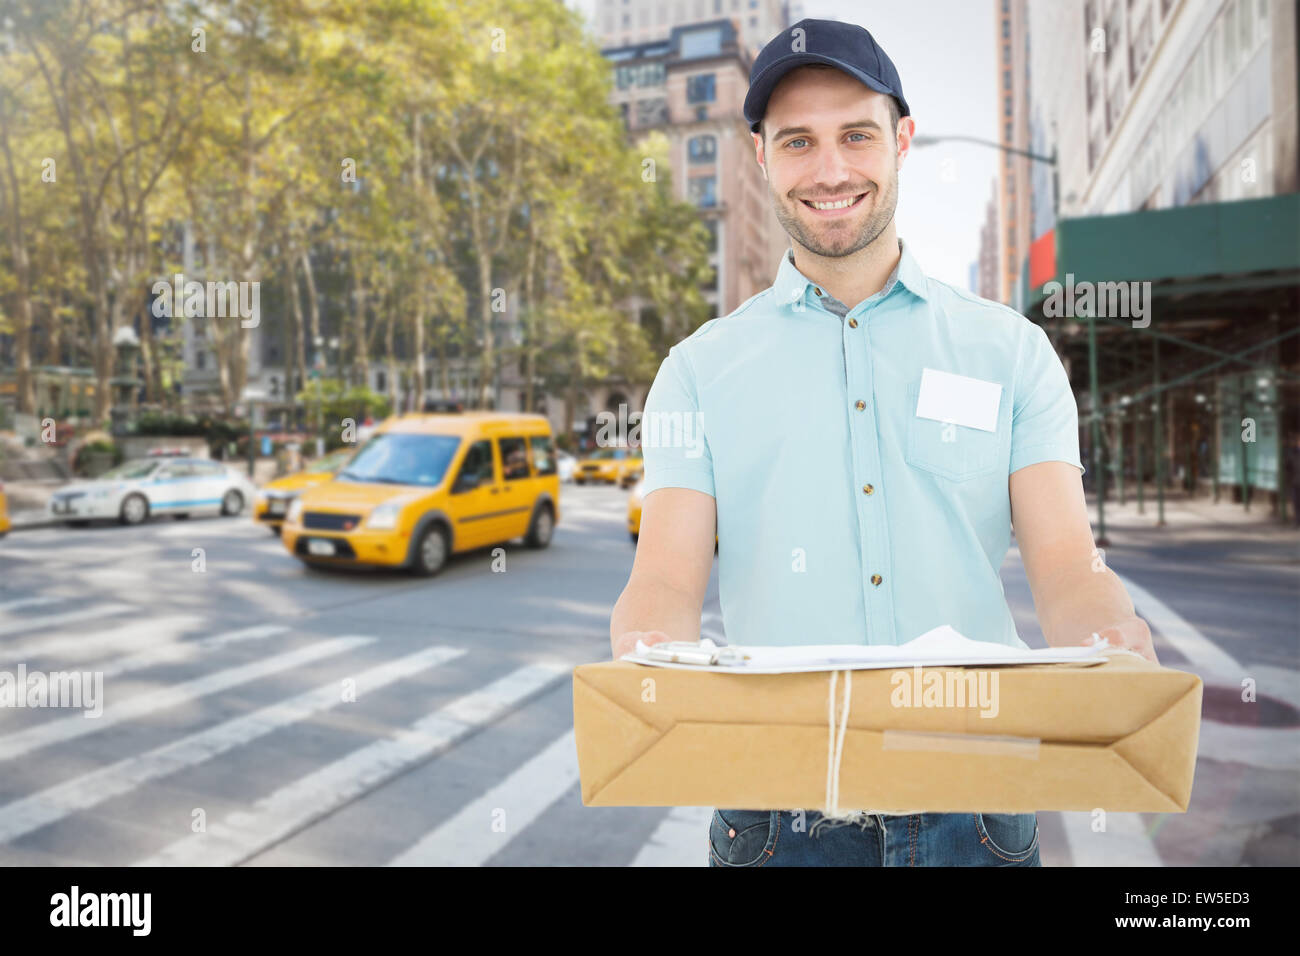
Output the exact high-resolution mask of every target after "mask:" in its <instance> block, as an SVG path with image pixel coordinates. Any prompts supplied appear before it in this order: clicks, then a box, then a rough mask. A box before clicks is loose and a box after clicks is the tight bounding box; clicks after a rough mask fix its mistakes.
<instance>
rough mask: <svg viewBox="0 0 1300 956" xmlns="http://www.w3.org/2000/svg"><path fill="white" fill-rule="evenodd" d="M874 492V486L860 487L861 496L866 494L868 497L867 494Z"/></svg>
mask: <svg viewBox="0 0 1300 956" xmlns="http://www.w3.org/2000/svg"><path fill="white" fill-rule="evenodd" d="M875 490H876V486H875V485H863V486H862V492H863V494H868V495H869V494H871V493H872V492H874V491H875Z"/></svg>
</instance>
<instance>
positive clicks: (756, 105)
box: [744, 53, 908, 133]
mask: <svg viewBox="0 0 1300 956" xmlns="http://www.w3.org/2000/svg"><path fill="white" fill-rule="evenodd" d="M809 63H824V64H826V65H827V66H833V67H835V68H836V69H837V70H840V71H841V72H843V73H847V74H848V75H849V76H851V77H853V78H854V79H855V80H857V81H858V82H859V83H861V84H863V85H864V86H867V87H869V88H870V89H873V90H875V91H876V92H877V93H884V94H886V95H887V96H892V97H894V99H896V100H898V103H899V106H900V107H901V108H902V111H903V112H902V115H903V116H906V115H908V112H907V104H906V103H904V102H903V98H902V97H901V96H899V95H898V94H897V93H895V92H894V91H893V90H891V89H890V88H889V87H887V86H886V85H885V84H884V83H881V82H880V81H879V80H875V79H872V78H871V77H869V76H867V74H865V73H863V72H862V71H861V70H858V69H854V68H853V67H851V66H849V65H848V64H847V63H844V62H843V61H841V60H837V59H835V58H834V57H831V56H825V55H823V54H820V53H791V54H789V55H788V56H783V57H781V59H779V60H777V61H776V62H775V63H773V64H772V65H771V66H769V67H767V68H766V69H765V70H763V72H762V73H760V74H758V76H756V77H755V78H754V81H753V82H752V83H750V84H749V92H748V93H746V94H745V106H744V114H745V117H746V118H747V119H748V118H749V117H750V116H758V117H759V119H756V120H752V121H751V122H750V124H749V129H750V131H751V132H754V133H757V132H758V124H759V121H760V120H761V119H762V116H763V114H764V113H766V112H767V101H768V98H769V97H771V95H772V91H773V90H774V89H776V85H777V84H778V83H780V82H781V80H782V79H783V78H784V77H785V75H786V74H787V73H789V72H790V71H791V70H793V69H797V68H798V67H801V66H805V65H807V64H809Z"/></svg>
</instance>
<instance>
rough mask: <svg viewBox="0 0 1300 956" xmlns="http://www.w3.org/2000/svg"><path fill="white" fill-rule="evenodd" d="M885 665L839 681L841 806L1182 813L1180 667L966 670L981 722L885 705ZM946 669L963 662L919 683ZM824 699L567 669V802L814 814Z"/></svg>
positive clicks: (1186, 695)
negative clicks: (576, 788) (573, 751)
mask: <svg viewBox="0 0 1300 956" xmlns="http://www.w3.org/2000/svg"><path fill="white" fill-rule="evenodd" d="M902 670H906V671H912V668H893V669H885V670H859V671H854V672H853V678H852V697H851V709H850V713H849V718H848V726H847V730H846V732H845V738H844V750H843V760H842V763H841V766H840V780H839V799H838V801H837V803H838V806H839V807H840V808H841V809H842V810H843V809H871V810H881V811H890V810H897V811H900V812H902V811H931V812H959V811H969V812H982V813H1023V812H1028V811H1035V810H1091V809H1093V808H1096V807H1101V808H1103V809H1106V810H1111V811H1149V812H1165V813H1181V812H1184V811H1186V810H1187V802H1188V799H1189V797H1190V795H1191V790H1192V774H1193V771H1194V770H1195V767H1196V741H1197V734H1198V732H1199V730H1200V715H1201V679H1200V678H1199V677H1197V676H1196V675H1195V674H1189V673H1186V672H1183V671H1177V670H1170V669H1169V668H1166V667H1160V666H1158V665H1155V664H1152V663H1150V662H1148V661H1145V660H1141V659H1139V658H1137V657H1134V656H1132V655H1128V654H1120V655H1116V656H1114V657H1110V658H1108V659H1107V660H1106V662H1105V663H1103V664H1095V665H1093V666H1090V667H1080V666H1075V665H1071V664H1037V665H1022V666H1013V667H994V668H970V670H988V671H990V672H996V673H997V675H998V678H999V680H998V700H997V703H998V708H997V713H996V716H993V717H981V716H980V712H979V709H978V707H968V708H955V707H917V706H906V707H904V706H893V705H891V702H890V696H891V692H892V691H893V690H894V688H895V687H896V686H899V683H897V682H895V683H891V677H892V675H893V674H895V673H898V672H899V671H902ZM954 670H956V671H963V670H966V668H949V667H936V668H931V667H926V668H925V669H924V672H923V673H924V674H925V675H929V674H930V673H931V672H932V671H939V672H948V671H954ZM839 673H840V677H839V678H838V682H837V683H838V687H837V690H836V697H835V720H836V722H837V723H838V722H839V721H840V718H841V709H842V706H843V688H844V677H843V674H844V672H843V671H841V672H839ZM954 679H955V678H954ZM989 679H990V680H991V677H990V678H989ZM647 681H653V684H648V683H646V682H647ZM829 688H830V672H829V671H820V672H812V673H792V674H769V675H759V674H750V675H740V674H725V673H718V672H717V671H716V670H713V671H695V670H678V669H670V668H660V667H647V666H644V665H639V664H631V663H628V662H625V661H607V662H604V663H599V664H585V665H583V666H580V667H578V668H576V669H575V670H574V672H573V723H574V730H575V732H576V734H577V748H578V766H579V770H580V772H581V777H582V802H583V803H584V804H586V805H588V806H654V807H667V806H704V807H742V808H745V809H755V810H793V809H799V808H806V809H822V808H824V806H825V803H826V789H827V733H828V724H829V720H828V713H827V708H828V691H829ZM989 709H990V710H991V709H992V708H989Z"/></svg>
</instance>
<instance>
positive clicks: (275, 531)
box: [267, 524, 280, 538]
mask: <svg viewBox="0 0 1300 956" xmlns="http://www.w3.org/2000/svg"><path fill="white" fill-rule="evenodd" d="M267 530H268V531H270V532H271V537H273V538H278V537H280V526H279V525H278V524H273V525H267Z"/></svg>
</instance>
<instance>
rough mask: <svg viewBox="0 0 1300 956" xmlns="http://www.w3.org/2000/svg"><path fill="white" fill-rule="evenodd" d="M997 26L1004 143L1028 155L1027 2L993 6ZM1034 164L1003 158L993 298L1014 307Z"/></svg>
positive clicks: (1000, 0) (1001, 0)
mask: <svg viewBox="0 0 1300 956" xmlns="http://www.w3.org/2000/svg"><path fill="white" fill-rule="evenodd" d="M993 3H994V9H995V10H996V18H995V22H996V24H997V46H998V56H997V90H998V94H997V96H998V109H997V116H998V142H999V143H1001V144H1002V145H1003V146H1005V147H1009V148H1011V149H1025V148H1026V147H1027V145H1028V141H1029V121H1028V116H1029V110H1028V100H1029V33H1028V30H1027V26H1028V23H1027V20H1028V12H1027V9H1026V0H993ZM1031 162H1032V161H1031V160H1029V159H1028V158H1026V157H1023V156H1017V155H1015V154H1013V153H1008V152H1003V153H1001V154H1000V159H999V163H998V211H999V216H998V221H999V228H1000V232H999V242H998V250H999V258H998V262H999V269H998V282H997V286H996V290H997V291H996V292H995V294H994V295H993V296H991V298H995V299H997V300H999V301H1001V302H1008V303H1014V302H1015V300H1016V297H1017V294H1018V291H1019V286H1020V263H1021V260H1022V259H1023V258H1024V256H1025V254H1026V252H1027V251H1028V249H1029V242H1030V234H1029V226H1030V223H1029V212H1030V209H1029V191H1030V190H1029V177H1030V164H1031Z"/></svg>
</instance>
